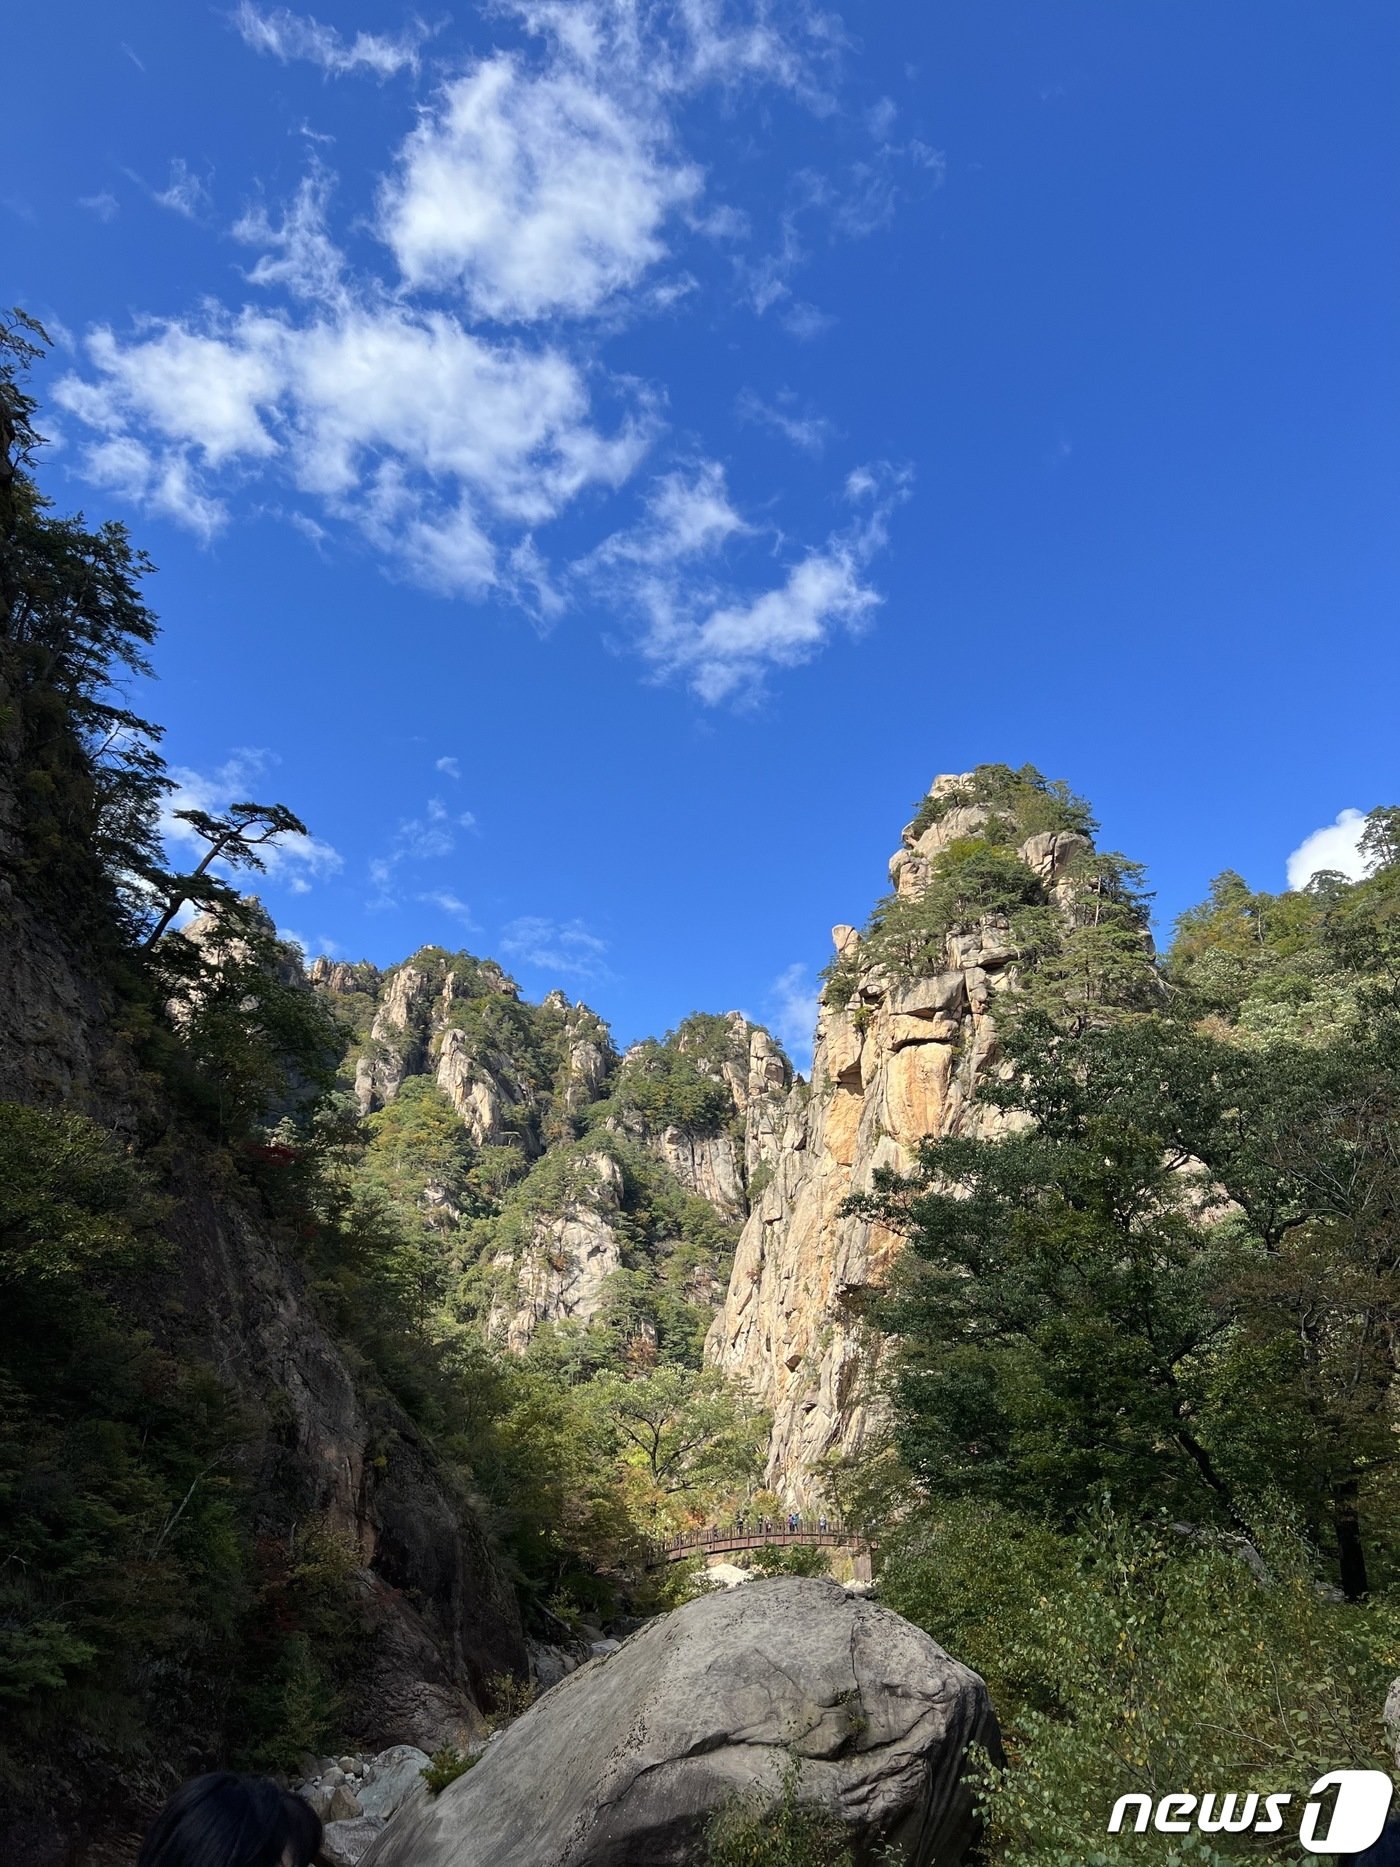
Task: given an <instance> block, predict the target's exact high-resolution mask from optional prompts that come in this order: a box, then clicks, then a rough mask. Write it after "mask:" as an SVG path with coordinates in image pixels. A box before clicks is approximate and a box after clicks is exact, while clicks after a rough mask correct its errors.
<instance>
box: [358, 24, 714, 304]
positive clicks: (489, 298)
mask: <svg viewBox="0 0 1400 1867" xmlns="http://www.w3.org/2000/svg"><path fill="white" fill-rule="evenodd" d="M668 141H669V138H668V134H667V129H666V125H665V122H664V120H663V119H661V118H659V117H652V116H651V115H650V114H644V113H642V112H640V111H639V110H638V109H637V108H635V107H629V105H628V104H627V103H624V102H622V101H620V100H619V99H618V98H616V97H615V96H613V95H612V94H611V93H610V92H609V90H608V89H607V88H605V87H603V86H600V85H597V84H594V83H590V82H588V81H586V80H585V79H584V78H583V77H581V76H580V75H579V74H578V73H576V72H574V71H571V70H568V69H559V68H553V69H546V70H545V71H543V72H531V71H529V70H527V69H526V68H525V67H524V66H523V65H522V63H521V62H520V61H519V60H518V59H515V58H512V57H510V56H508V55H506V54H498V55H497V56H495V57H493V58H487V59H483V60H482V61H481V62H480V63H479V64H478V65H476V66H475V67H474V68H473V69H472V70H471V71H469V72H468V73H467V74H466V75H465V76H464V77H461V78H458V79H457V80H455V82H453V83H452V84H450V85H448V86H447V87H446V89H445V90H444V92H443V94H442V98H441V100H440V102H439V105H438V107H437V109H436V110H435V111H433V112H432V113H431V114H430V115H428V116H425V117H424V118H423V120H422V122H421V123H420V124H419V125H418V127H417V129H416V130H414V131H413V133H412V134H411V135H410V136H409V138H408V140H407V141H406V143H405V144H404V146H403V149H402V151H401V153H400V157H399V165H398V170H397V173H396V174H395V175H394V176H393V178H392V179H391V180H390V181H389V182H387V183H386V185H385V187H384V190H383V193H382V196H381V203H380V210H381V230H382V233H383V237H384V238H385V240H386V241H387V242H388V244H389V245H390V247H391V248H392V249H393V252H394V256H395V258H396V259H397V261H398V264H399V267H400V270H401V271H402V273H403V276H404V279H405V280H406V281H407V283H408V284H409V285H410V286H411V287H413V288H415V289H421V288H423V287H437V288H443V287H449V286H460V287H461V289H462V291H463V292H464V294H465V297H466V301H467V303H468V305H469V306H470V307H471V309H472V311H473V312H474V313H475V314H476V315H478V316H480V317H487V318H497V319H506V320H524V321H528V320H531V319H535V318H540V317H543V316H546V315H550V314H555V313H559V312H565V313H569V314H571V315H580V314H587V313H590V312H594V311H597V310H599V309H600V308H601V307H602V306H603V305H604V304H606V303H607V302H608V301H609V300H610V299H611V298H613V297H614V296H615V295H616V294H617V293H618V292H620V291H622V290H624V289H625V288H628V287H631V286H633V285H635V284H636V283H637V282H638V281H639V280H640V279H641V277H642V275H643V274H644V273H645V272H646V271H648V270H649V269H650V268H651V267H652V266H653V265H655V264H656V263H657V262H658V261H659V260H660V259H661V258H662V257H663V255H664V253H665V250H666V249H665V246H664V243H663V241H662V239H661V229H662V227H663V224H664V223H665V221H666V219H667V217H668V215H669V214H671V213H672V212H673V211H674V210H676V209H678V208H681V207H684V206H687V205H688V204H689V203H690V202H692V201H693V200H694V199H695V198H696V196H697V195H698V194H699V192H700V187H701V175H700V171H699V169H697V168H696V167H694V165H692V164H690V163H685V162H681V161H677V160H673V159H672V157H671V155H670V153H669V150H668Z"/></svg>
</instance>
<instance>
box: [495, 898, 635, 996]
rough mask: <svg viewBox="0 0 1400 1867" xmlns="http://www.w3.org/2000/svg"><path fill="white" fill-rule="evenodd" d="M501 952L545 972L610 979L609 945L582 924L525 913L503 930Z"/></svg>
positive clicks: (580, 922) (583, 977) (575, 921)
mask: <svg viewBox="0 0 1400 1867" xmlns="http://www.w3.org/2000/svg"><path fill="white" fill-rule="evenodd" d="M500 944H501V951H502V952H503V953H504V954H505V955H506V957H507V958H508V959H513V960H519V961H521V962H522V963H523V964H525V965H527V966H537V967H539V969H540V970H541V971H542V972H562V973H569V974H572V975H573V976H574V977H576V978H580V979H595V980H596V979H608V978H611V977H612V974H611V973H610V972H609V971H608V968H607V965H606V964H605V960H604V956H605V954H606V953H607V950H608V948H607V942H606V941H605V940H600V939H599V938H598V936H597V935H596V934H593V933H590V932H589V930H588V929H587V927H585V926H584V924H583V922H582V921H578V920H573V921H563V922H560V921H552V920H545V919H543V918H541V917H540V916H538V915H533V914H526V915H522V916H521V917H520V919H518V920H513V921H511V922H509V923H508V924H507V925H506V926H505V927H503V928H502V929H501V942H500Z"/></svg>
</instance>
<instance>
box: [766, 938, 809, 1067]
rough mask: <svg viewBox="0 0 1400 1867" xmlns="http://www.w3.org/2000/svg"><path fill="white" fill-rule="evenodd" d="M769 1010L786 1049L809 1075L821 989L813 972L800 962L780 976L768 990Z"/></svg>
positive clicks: (771, 1021)
mask: <svg viewBox="0 0 1400 1867" xmlns="http://www.w3.org/2000/svg"><path fill="white" fill-rule="evenodd" d="M765 1008H766V1010H767V1013H768V1018H767V1022H768V1023H769V1024H770V1025H771V1026H772V1028H773V1030H774V1031H776V1032H777V1034H778V1037H779V1038H780V1039H781V1041H782V1045H783V1048H784V1049H785V1050H786V1051H787V1053H788V1055H789V1056H790V1057H791V1058H792V1060H793V1061H794V1063H796V1065H797V1067H798V1068H799V1069H800V1070H802V1071H803V1072H804V1073H806V1072H809V1071H810V1070H811V1067H812V1039H813V1037H814V1035H815V1033H816V1028H817V987H816V985H815V983H814V982H813V979H812V974H811V970H810V968H808V967H807V966H805V965H803V964H802V962H801V961H800V960H799V961H797V962H796V963H794V964H793V965H791V966H788V967H786V968H785V969H784V970H783V971H782V972H780V973H779V974H778V977H777V978H776V979H775V980H774V981H773V983H772V985H771V986H770V987H769V988H768V993H767V997H766V1000H765Z"/></svg>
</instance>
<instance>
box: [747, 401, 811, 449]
mask: <svg viewBox="0 0 1400 1867" xmlns="http://www.w3.org/2000/svg"><path fill="white" fill-rule="evenodd" d="M737 410H738V415H739V418H740V420H741V421H749V422H753V423H754V424H755V425H756V426H758V427H761V428H771V429H772V431H773V432H774V434H780V435H782V437H783V439H784V440H785V441H791V443H792V445H793V446H794V447H796V448H800V449H801V450H802V452H803V453H804V454H820V453H821V452H822V450H823V448H824V447H825V446H826V444H827V441H828V440H829V439H830V436H831V423H830V422H829V421H827V419H826V418H825V416H822V415H811V414H807V415H804V414H800V413H799V412H798V406H797V397H796V396H795V395H794V394H793V392H792V391H791V390H790V389H781V390H779V392H778V395H777V399H776V401H774V402H765V401H764V400H763V398H762V397H761V396H758V395H755V394H754V392H753V391H752V390H751V389H745V390H744V392H743V393H742V394H741V395H740V397H739V401H738V404H737Z"/></svg>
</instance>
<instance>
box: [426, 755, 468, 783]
mask: <svg viewBox="0 0 1400 1867" xmlns="http://www.w3.org/2000/svg"><path fill="white" fill-rule="evenodd" d="M433 770H434V771H440V772H441V773H442V775H443V777H444V778H460V777H461V775H462V767H461V764H460V762H459V761H458V760H457V759H456V758H454V757H448V758H440V759H438V760H437V761H436V763H435V764H434V766H433Z"/></svg>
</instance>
